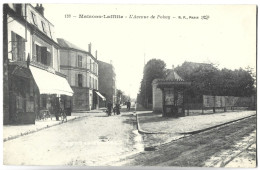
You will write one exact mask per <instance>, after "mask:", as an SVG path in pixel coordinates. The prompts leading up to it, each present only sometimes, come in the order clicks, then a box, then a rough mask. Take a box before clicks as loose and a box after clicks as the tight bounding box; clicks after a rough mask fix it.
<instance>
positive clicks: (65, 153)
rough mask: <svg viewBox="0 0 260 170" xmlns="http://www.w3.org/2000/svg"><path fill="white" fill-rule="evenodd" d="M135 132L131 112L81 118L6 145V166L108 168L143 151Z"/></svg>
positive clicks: (11, 141)
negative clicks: (126, 156)
mask: <svg viewBox="0 0 260 170" xmlns="http://www.w3.org/2000/svg"><path fill="white" fill-rule="evenodd" d="M93 114H95V113H93ZM135 131H136V125H135V117H134V116H132V113H130V112H128V113H123V115H116V116H114V115H113V116H110V117H107V116H106V115H105V113H104V114H103V115H100V114H99V115H97V116H91V117H86V118H81V119H78V120H74V121H71V122H67V123H64V124H62V125H59V126H55V127H51V128H48V129H45V130H42V131H39V132H37V133H33V134H30V135H27V136H23V137H20V138H17V139H14V140H10V141H7V142H4V164H6V165H87V166H102V165H106V164H107V162H111V161H116V160H118V159H119V158H122V157H123V156H124V154H131V153H135V152H138V151H139V150H140V146H139V143H138V142H135V140H136V138H137V139H138V135H139V134H138V133H136V132H135ZM141 149H142V148H141ZM142 150H143V149H142Z"/></svg>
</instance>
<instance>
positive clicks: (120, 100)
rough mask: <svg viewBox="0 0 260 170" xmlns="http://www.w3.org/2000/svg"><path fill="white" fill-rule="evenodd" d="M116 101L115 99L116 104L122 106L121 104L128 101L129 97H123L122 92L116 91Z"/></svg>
mask: <svg viewBox="0 0 260 170" xmlns="http://www.w3.org/2000/svg"><path fill="white" fill-rule="evenodd" d="M116 99H117V102H118V103H120V104H122V103H125V102H126V101H128V100H130V97H129V96H127V95H125V93H124V92H123V91H122V90H120V89H117V93H116Z"/></svg>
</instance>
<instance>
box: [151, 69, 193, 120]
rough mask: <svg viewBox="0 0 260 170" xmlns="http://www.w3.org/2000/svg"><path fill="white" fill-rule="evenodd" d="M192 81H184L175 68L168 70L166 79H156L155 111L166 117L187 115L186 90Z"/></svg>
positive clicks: (154, 84)
mask: <svg viewBox="0 0 260 170" xmlns="http://www.w3.org/2000/svg"><path fill="white" fill-rule="evenodd" d="M190 85H191V82H187V81H184V80H183V79H182V78H181V77H180V76H179V75H178V74H177V73H176V72H175V71H174V68H173V69H171V70H168V71H167V76H166V78H165V79H155V80H154V81H153V83H152V86H153V111H154V112H162V115H163V116H166V117H180V116H185V90H186V89H187V88H188V87H189V86H190Z"/></svg>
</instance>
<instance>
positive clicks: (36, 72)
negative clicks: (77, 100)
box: [30, 66, 73, 96]
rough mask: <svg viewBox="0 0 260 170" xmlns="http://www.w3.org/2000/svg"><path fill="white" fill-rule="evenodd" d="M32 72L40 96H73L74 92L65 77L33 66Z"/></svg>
mask: <svg viewBox="0 0 260 170" xmlns="http://www.w3.org/2000/svg"><path fill="white" fill-rule="evenodd" d="M30 70H31V72H32V75H33V78H34V80H35V82H36V84H37V86H38V88H39V91H40V94H59V95H67V96H72V95H73V91H72V89H71V88H70V85H69V83H68V81H67V80H66V79H65V78H64V77H61V76H58V75H56V74H53V73H50V72H48V71H45V70H42V69H39V68H36V67H33V66H30Z"/></svg>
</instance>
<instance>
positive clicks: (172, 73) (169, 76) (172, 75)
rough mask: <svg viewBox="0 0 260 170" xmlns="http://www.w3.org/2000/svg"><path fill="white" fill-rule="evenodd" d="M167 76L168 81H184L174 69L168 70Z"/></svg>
mask: <svg viewBox="0 0 260 170" xmlns="http://www.w3.org/2000/svg"><path fill="white" fill-rule="evenodd" d="M166 74H167V75H166V78H165V79H166V80H171V81H184V80H183V79H182V78H181V77H180V76H179V75H178V74H177V73H176V72H175V71H174V70H173V69H168V70H167V72H166Z"/></svg>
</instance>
